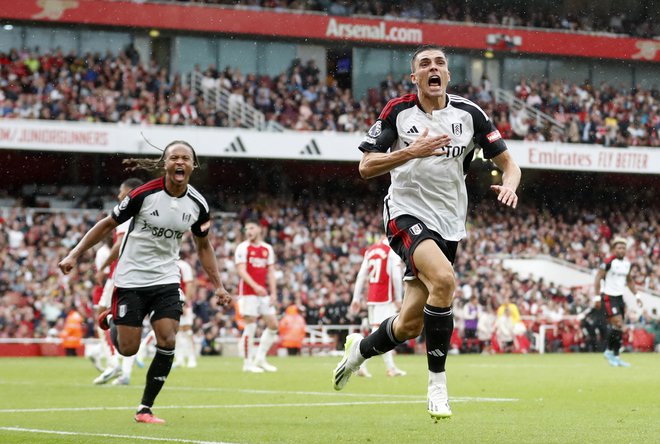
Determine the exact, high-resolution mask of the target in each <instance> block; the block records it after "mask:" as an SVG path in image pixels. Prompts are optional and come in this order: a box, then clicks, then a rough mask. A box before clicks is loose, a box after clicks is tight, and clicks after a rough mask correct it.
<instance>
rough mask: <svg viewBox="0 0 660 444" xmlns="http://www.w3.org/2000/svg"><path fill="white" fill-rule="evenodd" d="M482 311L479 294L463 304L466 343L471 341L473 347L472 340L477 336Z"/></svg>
mask: <svg viewBox="0 0 660 444" xmlns="http://www.w3.org/2000/svg"><path fill="white" fill-rule="evenodd" d="M480 312H481V308H480V306H479V302H478V300H477V296H476V295H473V296H472V297H471V298H470V300H469V301H468V302H467V303H466V304H465V305H464V306H463V337H464V338H465V339H466V345H467V343H470V348H472V346H471V344H472V342H473V341H474V340H475V339H476V338H477V327H478V325H479V314H480ZM469 351H471V350H469Z"/></svg>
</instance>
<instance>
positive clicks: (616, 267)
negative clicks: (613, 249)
mask: <svg viewBox="0 0 660 444" xmlns="http://www.w3.org/2000/svg"><path fill="white" fill-rule="evenodd" d="M631 267H632V264H631V263H630V261H628V259H626V258H625V257H624V258H623V259H617V257H616V256H610V257H608V258H607V259H605V261H603V263H602V264H601V266H600V268H601V269H602V270H605V279H604V281H605V285H603V288H602V292H603V293H605V294H607V295H609V296H623V294H624V293H625V291H626V287H627V285H626V284H627V282H628V274H629V273H630V268H631Z"/></svg>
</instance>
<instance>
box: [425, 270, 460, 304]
mask: <svg viewBox="0 0 660 444" xmlns="http://www.w3.org/2000/svg"><path fill="white" fill-rule="evenodd" d="M430 280H431V288H429V298H430V299H432V300H434V299H435V300H438V301H440V302H443V303H451V299H452V297H453V295H454V290H455V289H456V277H455V276H454V271H453V270H451V269H450V270H442V271H439V272H438V273H436V274H434V275H433V276H431V278H430ZM433 305H435V304H433ZM443 306H445V305H443Z"/></svg>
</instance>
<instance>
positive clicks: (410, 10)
mask: <svg viewBox="0 0 660 444" xmlns="http://www.w3.org/2000/svg"><path fill="white" fill-rule="evenodd" d="M134 1H140V2H143V1H144V0H134ZM159 1H163V0H159ZM169 1H172V2H179V3H199V4H208V5H222V6H225V7H227V6H234V7H237V8H243V9H253V10H274V11H279V12H287V11H292V12H302V11H314V12H319V13H325V14H329V15H336V16H371V17H378V18H384V19H386V20H397V19H404V20H440V21H450V22H458V23H469V24H473V23H479V24H486V25H496V26H506V27H511V26H520V27H532V28H549V29H561V30H565V31H571V32H576V31H584V32H594V31H603V32H611V33H616V34H628V35H631V36H636V37H642V38H653V37H654V36H657V35H658V34H660V29H659V27H658V23H657V22H656V21H655V20H654V15H653V12H652V11H646V10H645V9H646V8H645V7H644V5H642V4H641V3H640V2H635V3H634V4H633V5H630V6H637V7H638V9H640V10H639V11H636V13H635V14H634V15H633V14H631V12H633V11H635V8H632V7H629V8H628V9H627V10H626V11H625V12H623V11H616V12H614V13H610V14H606V13H605V12H604V11H603V10H601V9H600V8H598V7H597V6H596V7H594V5H592V4H590V7H589V8H580V6H579V3H578V4H577V5H570V2H569V4H568V5H563V6H565V7H563V8H562V7H558V6H557V5H554V4H552V5H546V6H549V7H548V8H546V9H540V8H539V7H538V4H536V3H534V2H516V1H507V0H504V1H502V0H500V1H498V2H483V1H479V2H477V1H476V0H461V1H457V0H453V1H445V2H431V1H425V0H413V1H407V2H400V1H395V0H368V1H359V2H358V1H348V0H339V1H332V0H169ZM566 6H567V7H566ZM656 14H657V13H656Z"/></svg>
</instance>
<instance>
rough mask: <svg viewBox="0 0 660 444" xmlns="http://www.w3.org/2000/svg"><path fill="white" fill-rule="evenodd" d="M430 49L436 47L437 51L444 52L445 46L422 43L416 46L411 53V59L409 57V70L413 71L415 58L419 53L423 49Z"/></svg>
mask: <svg viewBox="0 0 660 444" xmlns="http://www.w3.org/2000/svg"><path fill="white" fill-rule="evenodd" d="M432 49H437V50H438V51H442V53H443V54H445V48H443V47H442V46H439V45H422V46H420V47H418V48H417V49H416V50H415V52H414V53H413V56H412V59H410V72H415V59H416V58H417V56H418V55H419V53H421V52H424V51H430V50H432ZM445 56H446V54H445Z"/></svg>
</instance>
